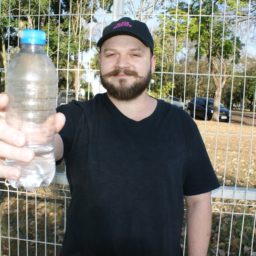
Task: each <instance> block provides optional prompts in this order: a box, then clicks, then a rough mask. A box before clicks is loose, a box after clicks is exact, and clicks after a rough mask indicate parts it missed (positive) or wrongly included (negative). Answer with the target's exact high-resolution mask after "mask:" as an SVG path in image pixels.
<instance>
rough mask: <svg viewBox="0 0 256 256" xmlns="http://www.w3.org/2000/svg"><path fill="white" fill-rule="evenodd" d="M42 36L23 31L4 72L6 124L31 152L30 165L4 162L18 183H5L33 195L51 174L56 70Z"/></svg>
mask: <svg viewBox="0 0 256 256" xmlns="http://www.w3.org/2000/svg"><path fill="white" fill-rule="evenodd" d="M45 41H46V36H45V33H44V32H43V31H41V30H23V31H22V33H21V41H20V42H21V49H20V51H19V53H17V54H16V55H15V56H14V58H13V59H12V60H11V61H10V64H9V67H8V69H7V77H6V92H7V93H8V95H9V99H10V101H9V105H8V107H7V112H6V122H7V123H8V124H9V125H10V126H12V127H14V128H16V129H18V130H20V131H22V132H24V133H25V135H26V145H25V147H28V148H30V149H32V150H33V151H34V152H35V157H34V159H33V160H32V161H31V162H30V163H24V162H20V161H14V160H12V159H7V160H6V161H5V164H6V165H11V166H15V167H17V168H20V170H21V177H20V179H19V180H17V181H15V180H9V184H10V185H11V186H13V187H15V188H17V187H20V186H23V187H24V188H25V189H26V190H29V191H33V190H35V189H36V188H38V187H40V186H48V185H49V184H50V183H51V181H52V179H53V177H54V174H55V159H54V148H53V139H54V118H53V114H54V113H55V108H56V98H57V91H58V77H57V72H56V69H55V67H54V65H53V63H52V61H51V60H50V58H49V57H48V56H47V54H46V53H45V51H44V45H45Z"/></svg>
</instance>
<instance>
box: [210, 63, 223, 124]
mask: <svg viewBox="0 0 256 256" xmlns="http://www.w3.org/2000/svg"><path fill="white" fill-rule="evenodd" d="M211 64H212V65H211V67H212V75H213V76H212V77H213V81H214V84H215V88H216V90H215V94H214V103H213V115H212V120H213V121H219V115H220V103H221V96H222V89H223V88H224V86H225V84H226V76H225V75H226V69H227V65H226V63H225V60H224V59H223V58H220V59H217V58H216V59H214V58H213V59H212V63H211Z"/></svg>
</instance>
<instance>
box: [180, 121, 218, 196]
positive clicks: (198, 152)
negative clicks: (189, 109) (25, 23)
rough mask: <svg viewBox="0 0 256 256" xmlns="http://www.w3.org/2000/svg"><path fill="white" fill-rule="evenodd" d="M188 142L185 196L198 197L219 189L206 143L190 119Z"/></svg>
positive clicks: (187, 133) (185, 166) (185, 167)
mask: <svg viewBox="0 0 256 256" xmlns="http://www.w3.org/2000/svg"><path fill="white" fill-rule="evenodd" d="M189 119H190V120H189V121H188V122H189V123H190V125H187V129H186V140H187V145H188V148H187V149H188V151H187V159H186V161H185V164H184V174H185V178H184V183H183V191H184V195H187V196H190V195H197V194H202V193H206V192H209V191H211V190H213V189H216V188H218V187H219V182H218V179H217V177H216V174H215V172H214V170H213V167H212V164H211V161H210V159H209V156H208V153H207V151H206V148H205V145H204V142H203V140H202V137H201V135H200V133H199V130H198V128H197V126H196V124H195V123H194V121H193V120H192V119H191V118H190V117H189Z"/></svg>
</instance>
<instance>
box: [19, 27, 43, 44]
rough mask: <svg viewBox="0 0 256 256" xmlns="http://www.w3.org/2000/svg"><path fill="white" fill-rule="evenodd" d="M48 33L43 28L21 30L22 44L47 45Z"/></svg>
mask: <svg viewBox="0 0 256 256" xmlns="http://www.w3.org/2000/svg"><path fill="white" fill-rule="evenodd" d="M45 41H46V35H45V32H44V31H42V30H35V29H24V30H23V31H22V32H21V43H22V44H40V45H45Z"/></svg>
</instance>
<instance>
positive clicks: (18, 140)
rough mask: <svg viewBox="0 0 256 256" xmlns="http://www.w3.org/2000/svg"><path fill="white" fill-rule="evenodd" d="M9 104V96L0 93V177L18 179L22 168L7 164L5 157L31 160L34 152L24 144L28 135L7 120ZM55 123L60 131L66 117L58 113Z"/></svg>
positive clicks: (56, 129)
mask: <svg viewBox="0 0 256 256" xmlns="http://www.w3.org/2000/svg"><path fill="white" fill-rule="evenodd" d="M7 105H8V96H7V94H5V93H2V94H0V178H6V179H18V178H19V176H20V170H19V169H17V168H15V167H12V166H5V165H4V160H5V159H12V160H16V161H23V162H30V161H31V160H32V159H33V158H34V152H33V151H32V150H30V149H28V148H26V147H24V145H25V144H26V141H27V138H26V135H25V134H24V133H23V132H21V131H19V130H16V129H14V128H12V127H10V126H9V125H7V123H6V121H5V111H6V107H7ZM51 118H54V124H55V131H54V132H55V133H58V132H59V131H60V130H61V129H62V127H63V126H64V123H65V117H64V115H63V114H61V113H56V114H55V115H54V116H53V117H51Z"/></svg>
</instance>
